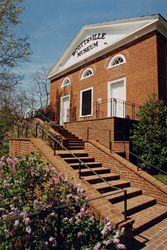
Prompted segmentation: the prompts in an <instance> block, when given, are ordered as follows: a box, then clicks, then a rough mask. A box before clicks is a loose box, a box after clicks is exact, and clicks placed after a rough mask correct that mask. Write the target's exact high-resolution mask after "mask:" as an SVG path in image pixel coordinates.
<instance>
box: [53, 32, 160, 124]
mask: <svg viewBox="0 0 167 250" xmlns="http://www.w3.org/2000/svg"><path fill="white" fill-rule="evenodd" d="M118 53H122V54H123V55H124V56H125V58H126V63H125V64H122V65H119V66H117V67H113V68H111V69H107V67H108V64H109V61H110V60H111V58H112V57H113V56H114V55H116V54H118ZM157 63H158V60H157V32H156V31H153V32H151V33H149V34H147V35H145V36H143V37H141V38H138V39H136V40H135V41H133V42H131V43H129V44H127V45H124V46H122V47H121V48H119V49H116V50H114V51H111V52H109V53H107V54H106V55H104V56H101V57H99V58H97V59H96V60H93V61H91V62H89V63H87V64H85V65H83V66H82V67H78V68H77V69H76V70H73V71H71V72H69V73H68V74H65V75H64V76H63V77H59V78H58V79H56V80H53V81H52V82H51V85H50V106H51V110H52V111H54V112H55V117H56V121H58V122H59V116H60V97H61V96H64V95H67V94H70V110H71V116H72V108H73V107H74V106H77V110H76V118H77V120H78V117H79V106H80V90H83V89H86V88H88V87H92V86H93V102H94V105H93V117H92V118H95V117H96V106H95V103H96V102H97V100H98V98H101V99H102V102H103V104H101V112H100V114H101V116H100V117H107V98H108V81H111V80H114V79H118V78H122V77H125V76H126V100H127V101H128V102H131V103H137V104H143V102H144V101H145V100H146V99H147V98H148V94H151V93H152V92H153V91H155V92H156V93H157V94H158V66H157ZM87 67H91V68H92V69H93V72H94V75H93V76H91V77H88V78H85V79H83V80H80V78H81V75H82V72H83V70H84V69H85V68H87ZM66 76H68V77H69V78H70V80H71V84H70V85H68V86H66V87H63V88H61V84H62V81H63V79H64V78H65V77H66ZM102 111H103V112H102ZM82 119H83V118H82ZM70 120H72V117H71V119H70ZM79 120H81V118H80V119H79Z"/></svg>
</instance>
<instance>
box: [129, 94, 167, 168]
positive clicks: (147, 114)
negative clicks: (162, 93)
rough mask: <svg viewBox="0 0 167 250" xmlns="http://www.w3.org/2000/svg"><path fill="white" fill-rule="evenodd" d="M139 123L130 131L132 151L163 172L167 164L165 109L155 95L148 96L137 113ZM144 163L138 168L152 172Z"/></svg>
mask: <svg viewBox="0 0 167 250" xmlns="http://www.w3.org/2000/svg"><path fill="white" fill-rule="evenodd" d="M137 115H138V117H139V122H138V123H137V124H135V125H134V128H133V129H132V131H131V134H132V135H131V137H130V138H131V140H132V144H133V150H134V151H135V153H136V154H137V155H138V156H139V157H141V158H142V159H143V160H145V161H146V162H149V163H150V164H152V165H154V166H156V167H158V168H160V169H163V170H165V168H166V164H167V107H166V106H165V104H164V101H163V100H157V99H156V94H154V93H153V94H152V95H151V96H149V98H148V100H147V101H146V102H145V104H144V105H143V106H142V107H141V108H140V110H139V112H138V113H137ZM146 162H141V163H140V166H141V167H143V168H145V169H147V170H149V171H150V172H151V173H152V172H154V170H153V168H152V167H151V166H150V165H149V164H147V163H146Z"/></svg>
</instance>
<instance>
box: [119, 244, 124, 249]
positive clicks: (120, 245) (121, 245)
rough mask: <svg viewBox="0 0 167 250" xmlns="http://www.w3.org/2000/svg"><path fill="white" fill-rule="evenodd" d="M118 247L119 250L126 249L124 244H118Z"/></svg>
mask: <svg viewBox="0 0 167 250" xmlns="http://www.w3.org/2000/svg"><path fill="white" fill-rule="evenodd" d="M117 247H118V249H126V247H125V246H124V245H123V244H118V245H117Z"/></svg>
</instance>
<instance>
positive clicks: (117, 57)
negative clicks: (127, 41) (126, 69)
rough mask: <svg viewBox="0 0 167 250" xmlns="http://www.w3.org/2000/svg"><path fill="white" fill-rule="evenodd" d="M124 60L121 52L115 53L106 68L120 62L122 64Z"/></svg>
mask: <svg viewBox="0 0 167 250" xmlns="http://www.w3.org/2000/svg"><path fill="white" fill-rule="evenodd" d="M125 62H126V59H125V57H124V55H122V54H117V55H115V56H113V57H112V58H111V60H110V62H109V64H108V69H110V68H112V67H115V66H118V65H120V64H123V63H125Z"/></svg>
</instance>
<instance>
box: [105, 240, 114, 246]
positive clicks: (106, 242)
mask: <svg viewBox="0 0 167 250" xmlns="http://www.w3.org/2000/svg"><path fill="white" fill-rule="evenodd" d="M111 243H112V241H109V240H105V241H103V244H104V245H105V246H108V245H110V244H111Z"/></svg>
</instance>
